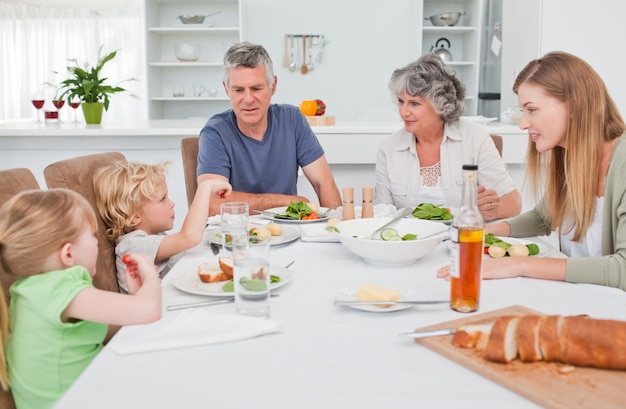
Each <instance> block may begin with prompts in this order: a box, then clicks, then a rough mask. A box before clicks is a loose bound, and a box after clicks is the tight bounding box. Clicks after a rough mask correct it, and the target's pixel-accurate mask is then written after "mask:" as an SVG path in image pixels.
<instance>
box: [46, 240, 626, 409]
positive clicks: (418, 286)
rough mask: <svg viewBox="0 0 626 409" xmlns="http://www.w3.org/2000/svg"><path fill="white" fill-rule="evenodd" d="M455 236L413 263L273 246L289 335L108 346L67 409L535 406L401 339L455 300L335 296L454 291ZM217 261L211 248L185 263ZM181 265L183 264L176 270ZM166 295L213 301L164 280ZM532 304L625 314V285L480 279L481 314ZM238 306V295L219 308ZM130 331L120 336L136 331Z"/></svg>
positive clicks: (330, 249)
mask: <svg viewBox="0 0 626 409" xmlns="http://www.w3.org/2000/svg"><path fill="white" fill-rule="evenodd" d="M447 244H448V243H447V242H444V243H441V244H440V245H439V246H438V247H437V249H436V250H435V251H434V252H433V253H432V254H430V255H428V256H427V257H425V258H423V259H421V260H419V261H418V262H417V263H416V264H414V265H411V266H408V267H400V268H398V267H394V268H383V267H376V266H373V265H369V264H366V263H365V262H363V261H362V260H361V259H360V258H358V257H356V256H354V255H352V253H349V252H348V251H347V250H346V249H344V248H343V246H342V245H341V244H340V243H305V242H302V241H300V240H298V241H296V242H293V243H290V244H283V245H280V246H275V247H272V254H271V262H272V263H275V264H280V265H286V264H288V263H289V262H290V261H292V260H295V263H294V264H293V265H292V266H291V267H290V270H292V271H293V278H292V280H291V282H289V283H288V284H287V285H285V286H284V287H282V288H279V289H277V290H276V293H278V294H280V296H279V297H277V298H273V299H272V301H271V320H275V321H278V322H280V323H281V325H282V326H283V328H284V332H281V333H277V334H270V335H264V336H262V337H259V338H254V339H248V340H245V341H240V342H233V343H226V344H218V345H210V346H205V347H194V348H187V349H176V350H169V351H161V352H153V353H144V354H137V355H127V356H122V355H119V354H117V353H116V352H114V351H113V350H112V348H110V347H105V348H104V350H103V351H102V352H101V353H100V354H99V355H98V356H97V357H96V358H95V359H94V361H93V363H92V364H91V365H90V366H89V367H88V368H87V369H86V370H85V372H84V373H83V374H82V375H81V376H80V378H79V379H78V380H77V381H76V382H75V383H74V385H73V386H72V387H71V388H70V389H69V391H68V392H67V393H66V395H65V396H64V397H63V398H62V399H61V400H60V402H59V403H58V406H57V407H59V408H91V409H94V408H113V407H118V408H152V409H155V408H168V409H169V408H185V409H190V408H208V407H213V408H220V409H225V408H273V409H276V408H293V409H295V408H298V409H306V408H315V409H318V408H342V409H343V408H346V409H347V408H382V407H386V408H396V409H397V408H407V407H424V408H451V407H463V408H472V407H473V408H504V407H506V408H529V407H536V405H535V404H534V403H532V402H530V401H528V400H527V399H525V398H523V397H521V396H519V395H517V394H515V393H514V392H511V391H509V390H507V389H505V388H503V387H501V386H499V385H498V384H496V383H494V382H492V381H490V380H488V379H486V378H483V377H481V376H480V375H477V374H475V373H474V372H471V371H469V370H468V369H466V368H464V367H462V366H460V365H458V364H456V363H454V362H452V361H450V360H448V359H446V358H444V357H442V356H440V355H438V354H437V353H435V352H432V351H430V350H429V349H427V348H425V347H423V346H421V345H418V344H416V343H415V342H414V341H413V340H410V339H407V338H402V337H400V336H398V333H400V332H406V331H412V330H414V329H415V328H419V327H423V326H427V325H431V324H436V323H440V322H445V321H450V320H453V319H458V318H462V317H464V316H467V315H464V314H460V313H457V312H454V311H452V310H450V308H449V307H448V305H446V304H443V305H434V306H415V307H413V308H410V309H407V310H404V311H398V312H393V313H370V312H363V311H358V310H356V309H353V308H350V307H344V306H342V307H339V306H335V305H334V304H333V300H334V299H335V297H336V295H337V293H338V292H339V291H341V290H342V289H344V288H352V287H359V286H361V285H365V284H380V285H383V286H387V287H392V288H410V289H412V290H413V291H415V292H416V293H417V296H418V297H422V298H424V299H448V296H449V294H448V292H449V282H446V281H444V280H441V279H438V278H436V269H437V268H438V267H440V266H442V265H444V264H446V263H447V262H448V260H449V250H448V245H447ZM192 259H197V260H198V262H200V261H214V260H216V256H214V255H213V254H212V253H211V251H210V250H209V247H208V245H206V244H203V245H200V246H198V247H197V248H195V249H193V250H192V251H190V252H188V253H187V254H186V255H185V258H184V259H183V260H185V261H189V260H192ZM170 274H175V269H174V271H173V272H172V273H170ZM163 290H164V294H163V300H164V301H163V308H164V313H163V319H164V320H168V319H172V317H175V314H180V313H181V312H180V311H171V312H170V311H166V310H165V308H166V306H167V305H169V304H176V303H184V302H191V301H194V300H202V299H205V298H203V296H198V295H191V294H187V293H185V292H182V291H180V290H177V289H176V288H174V287H173V286H172V284H171V276H168V277H166V278H165V279H164V281H163ZM511 305H523V306H526V307H529V308H532V309H535V310H537V311H539V312H542V313H545V314H563V315H570V314H588V315H590V316H592V317H594V318H610V319H621V320H626V294H624V292H623V291H621V290H617V289H612V288H606V287H601V286H595V285H585V284H568V283H562V282H551V281H544V280H534V279H526V278H519V279H506V280H489V281H483V284H482V297H481V305H480V310H479V313H482V312H487V311H491V310H495V309H499V308H504V307H507V306H511ZM203 308H210V311H211V312H212V313H223V314H232V313H233V312H234V306H233V304H223V305H217V306H211V307H203ZM133 329H135V328H133ZM127 334H132V331H129V329H127V328H124V329H122V330H121V331H120V332H119V333H118V334H117V335H116V338H121V337H125V336H130V335H127Z"/></svg>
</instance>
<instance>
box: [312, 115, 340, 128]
mask: <svg viewBox="0 0 626 409" xmlns="http://www.w3.org/2000/svg"><path fill="white" fill-rule="evenodd" d="M305 118H306V120H307V122H308V123H309V126H329V125H335V117H334V116H326V115H319V116H306V117H305Z"/></svg>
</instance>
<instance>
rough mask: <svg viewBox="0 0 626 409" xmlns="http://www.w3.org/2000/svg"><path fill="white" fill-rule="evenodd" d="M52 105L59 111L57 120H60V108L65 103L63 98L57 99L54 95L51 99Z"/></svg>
mask: <svg viewBox="0 0 626 409" xmlns="http://www.w3.org/2000/svg"><path fill="white" fill-rule="evenodd" d="M52 105H54V107H55V108H56V109H57V111H59V122H61V112H60V111H61V108H63V105H65V100H63V99H59V98H58V97H54V99H53V100H52Z"/></svg>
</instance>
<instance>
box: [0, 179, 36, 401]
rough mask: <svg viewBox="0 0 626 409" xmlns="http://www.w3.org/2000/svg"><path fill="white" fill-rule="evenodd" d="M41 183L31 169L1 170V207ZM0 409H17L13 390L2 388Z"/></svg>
mask: <svg viewBox="0 0 626 409" xmlns="http://www.w3.org/2000/svg"><path fill="white" fill-rule="evenodd" d="M39 188H40V187H39V183H38V182H37V179H35V175H33V172H31V171H30V170H29V169H26V168H16V169H7V170H0V206H2V205H3V204H4V203H5V202H6V201H8V200H9V199H10V198H11V197H13V196H15V195H16V194H18V193H20V192H22V191H24V190H31V189H39ZM5 278H6V277H0V280H2V288H3V290H4V295H5V299H6V301H7V302H9V289H8V286H7V284H8V282H7V281H6V280H5ZM0 408H3V409H15V402H14V401H13V394H12V393H11V390H8V391H5V390H4V389H2V388H1V387H0Z"/></svg>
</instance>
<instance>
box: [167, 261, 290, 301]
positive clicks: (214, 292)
mask: <svg viewBox="0 0 626 409" xmlns="http://www.w3.org/2000/svg"><path fill="white" fill-rule="evenodd" d="M198 264H199V263H194V264H183V265H180V263H178V264H176V265H175V266H174V268H173V270H175V271H172V272H170V274H174V275H173V277H172V285H174V287H176V288H178V289H179V290H181V291H184V292H186V293H190V294H199V295H210V296H211V297H234V296H235V293H233V292H232V291H229V292H225V291H222V286H223V285H224V284H226V283H228V281H220V282H218V283H203V282H202V281H200V277H198ZM270 274H273V275H275V276H278V277H280V281H279V282H277V283H271V284H270V290H275V289H277V288H280V287H282V286H284V285H285V284H287V283H288V282H289V281H290V280H291V275H292V272H291V270H288V269H286V268H285V267H282V266H279V265H276V264H270Z"/></svg>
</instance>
